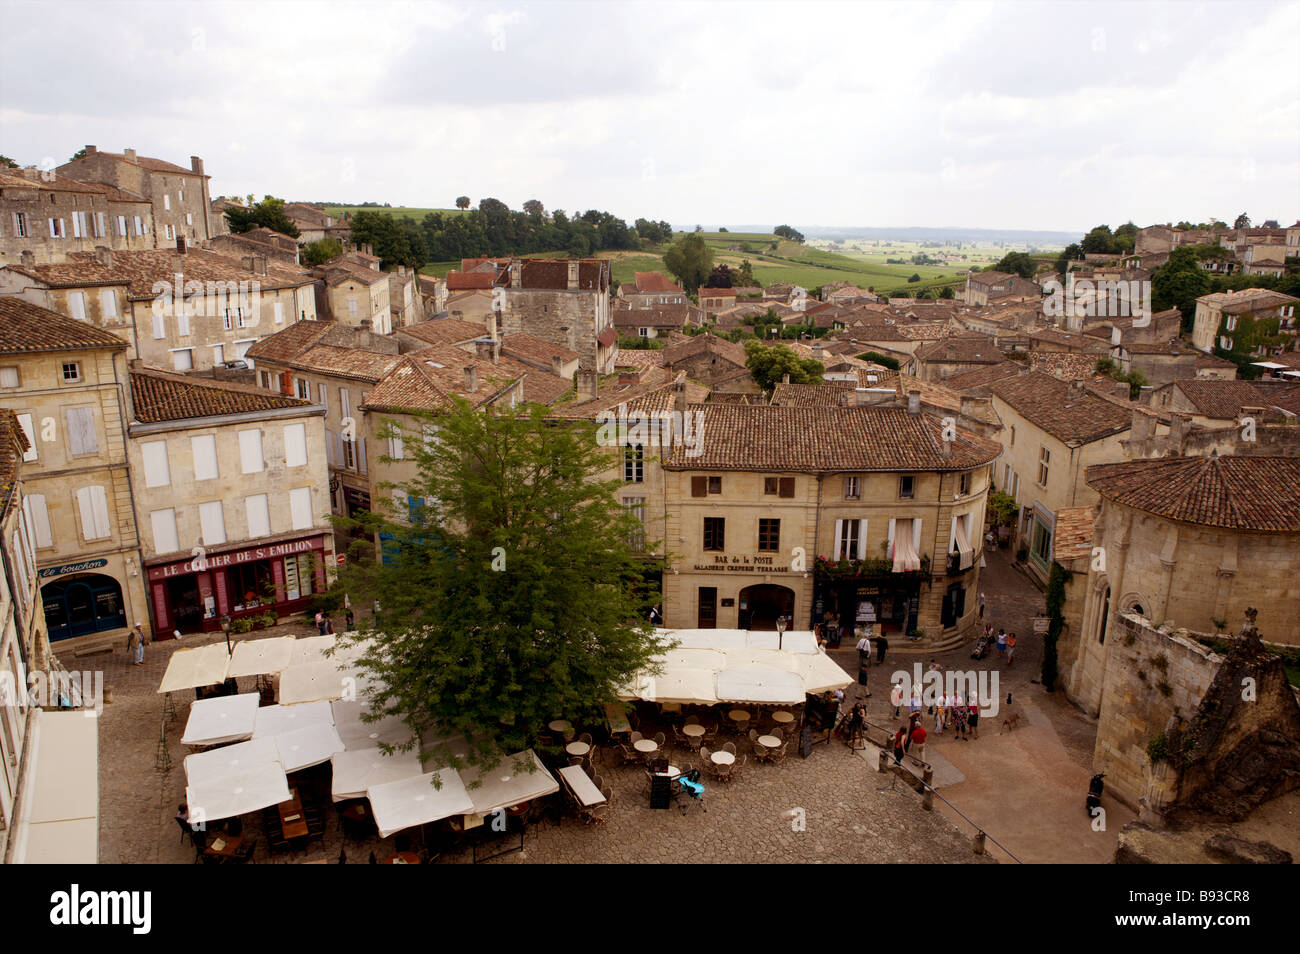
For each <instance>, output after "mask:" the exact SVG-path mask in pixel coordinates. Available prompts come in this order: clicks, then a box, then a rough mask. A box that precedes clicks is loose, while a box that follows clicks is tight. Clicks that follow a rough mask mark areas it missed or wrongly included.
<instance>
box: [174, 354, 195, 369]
mask: <svg viewBox="0 0 1300 954" xmlns="http://www.w3.org/2000/svg"><path fill="white" fill-rule="evenodd" d="M172 370H174V371H192V370H194V349H192V348H177V349H176V350H175V351H173V352H172Z"/></svg>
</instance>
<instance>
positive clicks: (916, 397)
mask: <svg viewBox="0 0 1300 954" xmlns="http://www.w3.org/2000/svg"><path fill="white" fill-rule="evenodd" d="M907 413H908V414H920V413H921V392H920V391H908V392H907Z"/></svg>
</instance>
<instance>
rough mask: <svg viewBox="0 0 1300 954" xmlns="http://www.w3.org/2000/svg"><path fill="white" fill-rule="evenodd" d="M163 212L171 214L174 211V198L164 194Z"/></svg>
mask: <svg viewBox="0 0 1300 954" xmlns="http://www.w3.org/2000/svg"><path fill="white" fill-rule="evenodd" d="M163 210H164V211H166V212H170V211H171V210H172V197H171V196H169V195H167V194H166V193H164V194H163Z"/></svg>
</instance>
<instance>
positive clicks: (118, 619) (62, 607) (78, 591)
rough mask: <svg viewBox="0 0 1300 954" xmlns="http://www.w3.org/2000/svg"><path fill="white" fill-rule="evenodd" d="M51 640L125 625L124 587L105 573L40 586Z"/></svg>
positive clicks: (84, 634)
mask: <svg viewBox="0 0 1300 954" xmlns="http://www.w3.org/2000/svg"><path fill="white" fill-rule="evenodd" d="M41 600H42V602H43V603H44V605H45V622H46V624H47V625H48V626H49V628H50V641H51V642H55V641H57V640H60V639H69V638H71V637H73V636H86V635H88V634H90V633H102V632H104V631H105V630H110V629H121V628H122V627H124V626H126V607H125V605H124V604H123V602H122V587H121V586H120V585H118V582H117V580H115V579H113V578H112V577H111V576H104V575H103V574H98V573H96V574H89V575H86V576H80V577H76V578H74V579H70V580H56V581H55V582H53V583H47V584H46V585H45V586H43V587H41Z"/></svg>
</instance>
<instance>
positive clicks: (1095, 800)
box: [1086, 772, 1106, 818]
mask: <svg viewBox="0 0 1300 954" xmlns="http://www.w3.org/2000/svg"><path fill="white" fill-rule="evenodd" d="M1105 777H1106V773H1105V772H1098V773H1097V774H1096V775H1094V776H1093V777H1092V781H1090V782H1089V783H1088V800H1087V803H1086V804H1087V808H1088V817H1089V818H1092V817H1094V816H1093V809H1095V808H1100V807H1101V793H1102V790H1103V789H1105V787H1106V783H1105V782H1104V781H1102V780H1103V779H1104V778H1105Z"/></svg>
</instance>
